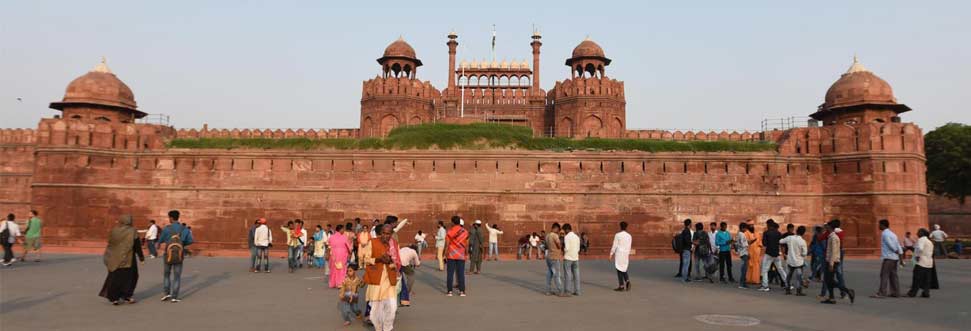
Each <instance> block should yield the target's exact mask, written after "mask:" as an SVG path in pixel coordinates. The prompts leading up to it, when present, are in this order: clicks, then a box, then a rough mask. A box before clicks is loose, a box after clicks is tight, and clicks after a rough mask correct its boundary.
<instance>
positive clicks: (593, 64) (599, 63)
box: [566, 37, 610, 78]
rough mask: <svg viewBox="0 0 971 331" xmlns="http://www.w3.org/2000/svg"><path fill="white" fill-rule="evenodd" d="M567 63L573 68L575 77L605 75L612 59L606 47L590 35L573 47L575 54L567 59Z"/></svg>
mask: <svg viewBox="0 0 971 331" xmlns="http://www.w3.org/2000/svg"><path fill="white" fill-rule="evenodd" d="M566 65H567V66H568V67H570V68H571V71H572V72H573V74H572V76H573V78H577V77H580V78H584V77H587V78H590V77H601V78H602V77H605V76H606V71H605V70H604V67H606V66H608V65H610V59H609V58H607V56H606V54H605V53H604V49H603V48H602V47H600V45H598V44H597V43H596V42H594V41H593V40H590V37H587V39H584V40H583V41H581V42H580V44H579V45H577V47H574V48H573V54H572V56H571V57H570V58H569V59H566Z"/></svg>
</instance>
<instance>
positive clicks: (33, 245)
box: [0, 210, 44, 267]
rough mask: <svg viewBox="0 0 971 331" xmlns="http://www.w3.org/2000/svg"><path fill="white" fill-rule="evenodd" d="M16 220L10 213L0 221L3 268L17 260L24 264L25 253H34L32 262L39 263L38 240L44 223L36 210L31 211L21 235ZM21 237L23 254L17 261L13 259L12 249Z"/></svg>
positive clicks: (39, 244)
mask: <svg viewBox="0 0 971 331" xmlns="http://www.w3.org/2000/svg"><path fill="white" fill-rule="evenodd" d="M16 219H17V217H16V215H14V214H12V213H11V214H8V215H7V218H4V219H3V220H0V246H3V266H4V267H9V266H11V265H13V263H14V262H17V261H18V260H19V261H21V262H26V261H27V253H29V252H31V251H34V255H35V257H34V262H40V258H41V253H40V247H41V243H40V238H41V233H42V230H43V228H44V222H43V221H42V220H41V219H40V217H38V213H37V211H36V210H31V211H30V219H28V220H27V222H26V228H25V229H24V231H23V233H21V231H20V225H18V224H17V221H16ZM21 236H23V243H24V253H23V254H22V255H20V259H17V258H15V257H14V249H13V247H14V245H16V244H17V240H18V237H21Z"/></svg>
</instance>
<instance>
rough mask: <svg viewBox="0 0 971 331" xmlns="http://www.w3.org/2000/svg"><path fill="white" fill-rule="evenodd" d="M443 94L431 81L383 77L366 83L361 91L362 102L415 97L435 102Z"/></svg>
mask: <svg viewBox="0 0 971 331" xmlns="http://www.w3.org/2000/svg"><path fill="white" fill-rule="evenodd" d="M441 96H442V93H441V92H440V91H439V90H438V89H436V88H435V87H434V86H432V83H431V82H429V81H420V80H417V79H411V78H407V77H400V78H399V77H388V78H384V77H381V76H377V77H374V78H373V79H370V80H367V81H364V84H363V89H362V91H361V102H364V101H367V100H369V99H372V98H382V97H414V98H419V99H428V100H433V99H437V98H440V97H441Z"/></svg>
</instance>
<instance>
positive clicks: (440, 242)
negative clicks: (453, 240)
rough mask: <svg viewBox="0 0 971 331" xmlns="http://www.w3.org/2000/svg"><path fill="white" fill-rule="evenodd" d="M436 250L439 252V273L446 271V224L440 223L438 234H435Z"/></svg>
mask: <svg viewBox="0 0 971 331" xmlns="http://www.w3.org/2000/svg"><path fill="white" fill-rule="evenodd" d="M435 249H436V250H438V256H437V258H438V271H444V270H445V222H442V221H438V232H436V233H435Z"/></svg>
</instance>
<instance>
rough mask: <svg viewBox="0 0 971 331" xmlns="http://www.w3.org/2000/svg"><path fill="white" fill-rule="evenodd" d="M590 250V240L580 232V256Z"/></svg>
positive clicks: (585, 234) (584, 233)
mask: <svg viewBox="0 0 971 331" xmlns="http://www.w3.org/2000/svg"><path fill="white" fill-rule="evenodd" d="M588 250H590V238H588V237H587V233H586V232H580V254H584V255H586V254H587V251H588Z"/></svg>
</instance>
